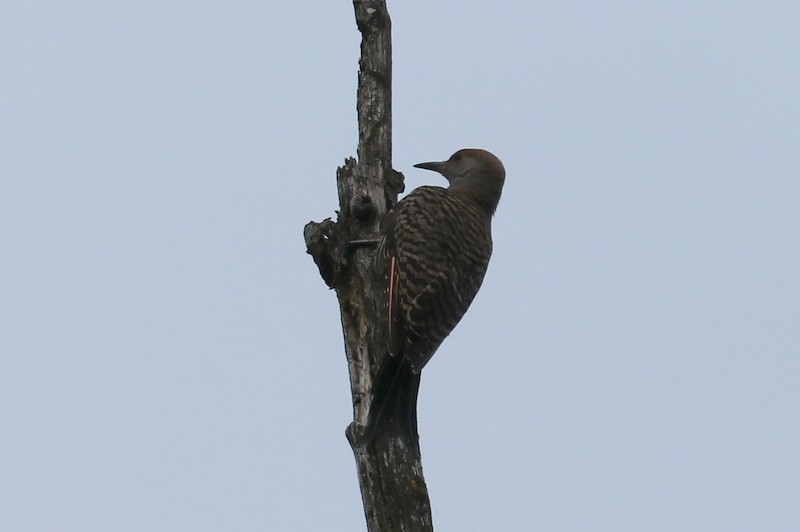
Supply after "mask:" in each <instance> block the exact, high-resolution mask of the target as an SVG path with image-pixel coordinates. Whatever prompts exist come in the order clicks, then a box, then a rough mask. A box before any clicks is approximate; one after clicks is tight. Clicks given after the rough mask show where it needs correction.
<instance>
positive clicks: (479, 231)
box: [365, 148, 505, 440]
mask: <svg viewBox="0 0 800 532" xmlns="http://www.w3.org/2000/svg"><path fill="white" fill-rule="evenodd" d="M414 166H415V167H416V168H422V169H425V170H432V171H434V172H438V173H440V174H442V175H443V176H444V177H445V178H447V181H448V182H449V186H448V188H442V187H436V186H423V187H419V188H417V189H416V190H414V191H413V192H411V193H410V194H409V195H408V196H406V197H405V198H403V200H402V201H400V202H399V203H397V204H396V205H395V206H394V207H393V208H392V209H391V210H390V211H389V213H388V214H387V215H386V217H385V218H384V219H383V220H382V222H381V233H382V235H381V239H380V241H379V244H378V252H377V257H376V260H377V264H379V267H380V268H382V270H383V272H384V276H385V300H386V316H387V327H388V329H387V339H388V341H387V343H388V345H387V352H386V354H385V355H384V356H383V358H382V360H381V362H380V365H379V369H378V373H377V374H376V376H375V378H374V380H373V385H372V401H371V403H370V410H369V414H368V420H367V427H366V431H365V434H366V437H367V438H368V440H372V438H373V437H374V436H375V434H376V433H377V432H378V429H379V427H380V428H381V430H383V428H384V427H387V426H389V425H390V424H393V425H394V426H395V427H396V428H397V429H399V430H403V431H405V432H406V433H408V434H411V435H412V436H413V437H415V438H416V437H417V393H418V391H419V383H420V372H421V371H422V368H423V367H425V364H427V363H428V361H429V360H430V359H431V357H432V356H433V355H434V353H435V352H436V350H437V349H438V348H439V346H440V345H441V343H442V341H443V340H444V339H445V338H446V337H447V335H448V334H450V332H451V331H452V330H453V328H454V327H455V326H456V325H457V324H458V322H459V321H460V320H461V318H462V317H463V316H464V313H465V312H466V311H467V309H468V308H469V306H470V304H471V303H472V300H473V299H474V298H475V295H476V294H477V293H478V289H479V288H480V286H481V283H482V282H483V277H484V275H485V274H486V268H487V267H488V265H489V258H490V257H491V254H492V216H493V215H494V212H495V210H496V209H497V204H498V202H499V201H500V195H501V193H502V190H503V183H504V181H505V169H504V168H503V163H501V162H500V159H498V158H497V157H495V156H494V155H492V154H491V153H489V152H488V151H486V150H480V149H472V148H468V149H462V150H459V151H457V152H456V153H454V154H453V155H452V156H451V157H450V158H449V159H448V160H447V161H443V162H428V163H420V164H416V165H414Z"/></svg>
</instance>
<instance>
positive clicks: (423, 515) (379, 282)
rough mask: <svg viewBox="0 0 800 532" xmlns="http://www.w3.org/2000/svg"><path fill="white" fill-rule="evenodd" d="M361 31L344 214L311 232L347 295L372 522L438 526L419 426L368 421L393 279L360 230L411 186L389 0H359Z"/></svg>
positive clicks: (329, 280) (325, 272) (345, 314)
mask: <svg viewBox="0 0 800 532" xmlns="http://www.w3.org/2000/svg"><path fill="white" fill-rule="evenodd" d="M353 5H354V7H355V15H356V24H357V25H358V29H359V31H360V32H361V59H360V61H359V67H360V68H359V74H358V95H357V99H358V160H357V161H356V160H355V159H353V158H348V159H346V160H345V164H344V166H342V167H340V168H339V169H338V170H337V172H336V180H337V184H338V190H339V213H338V214H339V215H338V219H337V221H336V222H333V221H332V220H330V219H327V220H325V221H323V222H320V223H316V222H310V223H309V224H307V225H306V227H305V230H304V236H305V241H306V247H307V249H308V253H309V254H311V255H312V256H313V258H314V261H315V262H316V263H317V266H318V267H319V270H320V274H321V275H322V278H323V279H324V281H325V282H326V284H327V285H328V286H329V287H331V288H334V289H335V290H336V295H337V297H338V298H339V308H340V311H341V319H342V328H343V331H344V343H345V353H346V355H347V364H348V369H349V373H350V387H351V392H352V398H353V417H354V421H353V423H352V424H351V425H350V426H349V427H348V429H347V438H348V440H349V441H350V445H351V447H352V448H353V454H354V455H355V459H356V465H357V467H358V479H359V484H360V486H361V497H362V499H363V502H364V513H365V515H366V518H367V526H368V528H369V530H370V531H372V532H395V531H398V532H399V531H414V532H416V531H428V530H433V524H432V520H431V509H430V500H429V498H428V490H427V487H426V485H425V478H424V477H423V475H422V459H421V456H420V450H419V442H418V440H417V437H416V435H413V434H405V433H403V432H402V431H393V432H392V433H386V434H381V433H379V434H377V436H376V437H375V439H374V440H373V441H372V442H371V443H369V444H367V443H365V442H364V441H362V440H361V439H360V438H359V436H360V428H361V427H363V426H364V425H366V422H367V412H368V408H369V401H370V393H371V384H372V376H373V374H374V373H375V372H374V371H373V370H372V368H377V367H378V366H377V363H378V362H379V361H380V359H381V357H382V356H384V354H385V352H386V337H385V334H386V328H385V327H384V323H383V319H384V318H385V315H386V314H385V309H384V306H385V302H384V297H385V296H384V280H383V275H382V272H379V271H377V270H376V268H375V261H374V249H371V248H367V247H355V248H354V247H352V246H350V243H351V242H353V241H354V240H361V239H374V238H377V237H378V224H379V222H380V220H381V218H383V216H384V215H385V214H386V212H387V210H388V209H389V208H391V206H392V205H394V203H396V201H397V195H398V194H399V193H400V192H402V191H403V176H402V174H400V173H399V172H396V171H395V170H393V169H392V42H391V20H390V18H389V12H388V10H387V8H386V2H385V0H354V1H353Z"/></svg>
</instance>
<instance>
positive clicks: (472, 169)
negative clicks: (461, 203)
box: [414, 148, 506, 213]
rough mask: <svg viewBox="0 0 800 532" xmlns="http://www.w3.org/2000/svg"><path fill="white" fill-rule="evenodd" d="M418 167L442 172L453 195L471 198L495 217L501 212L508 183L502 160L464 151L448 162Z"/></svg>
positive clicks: (476, 152) (488, 154) (467, 149)
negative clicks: (501, 197)
mask: <svg viewBox="0 0 800 532" xmlns="http://www.w3.org/2000/svg"><path fill="white" fill-rule="evenodd" d="M414 167H415V168H423V169H425V170H433V171H434V172H439V173H440V174H442V175H443V176H444V177H446V178H447V181H448V182H449V183H450V190H451V191H453V192H454V193H457V194H463V195H466V196H468V197H470V198H471V199H473V200H475V201H477V202H478V203H480V204H481V205H484V206H485V207H486V208H487V209H488V210H489V211H490V212H491V213H494V210H495V209H496V208H497V203H498V202H499V201H500V193H501V192H502V190H503V183H504V182H505V179H506V170H505V168H504V167H503V163H502V162H500V159H498V158H497V157H495V156H494V155H493V154H491V153H490V152H488V151H486V150H481V149H477V148H464V149H462V150H458V151H457V152H455V153H454V154H453V155H451V156H450V158H449V159H447V160H446V161H442V162H430V163H419V164H415V165H414Z"/></svg>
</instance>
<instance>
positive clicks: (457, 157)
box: [453, 153, 461, 161]
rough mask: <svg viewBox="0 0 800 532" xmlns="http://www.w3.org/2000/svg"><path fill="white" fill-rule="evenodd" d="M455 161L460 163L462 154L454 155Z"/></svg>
mask: <svg viewBox="0 0 800 532" xmlns="http://www.w3.org/2000/svg"><path fill="white" fill-rule="evenodd" d="M453 160H454V161H460V160H461V154H460V153H456V154H455V155H453Z"/></svg>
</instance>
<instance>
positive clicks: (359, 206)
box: [350, 194, 377, 225]
mask: <svg viewBox="0 0 800 532" xmlns="http://www.w3.org/2000/svg"><path fill="white" fill-rule="evenodd" d="M376 212H377V207H375V202H374V201H372V198H371V197H370V196H367V195H366V194H358V195H356V196H355V197H353V199H352V200H350V213H351V214H352V215H353V218H354V219H355V220H356V222H358V223H359V224H362V225H365V224H368V223H369V222H371V221H372V219H373V218H375V214H376Z"/></svg>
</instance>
